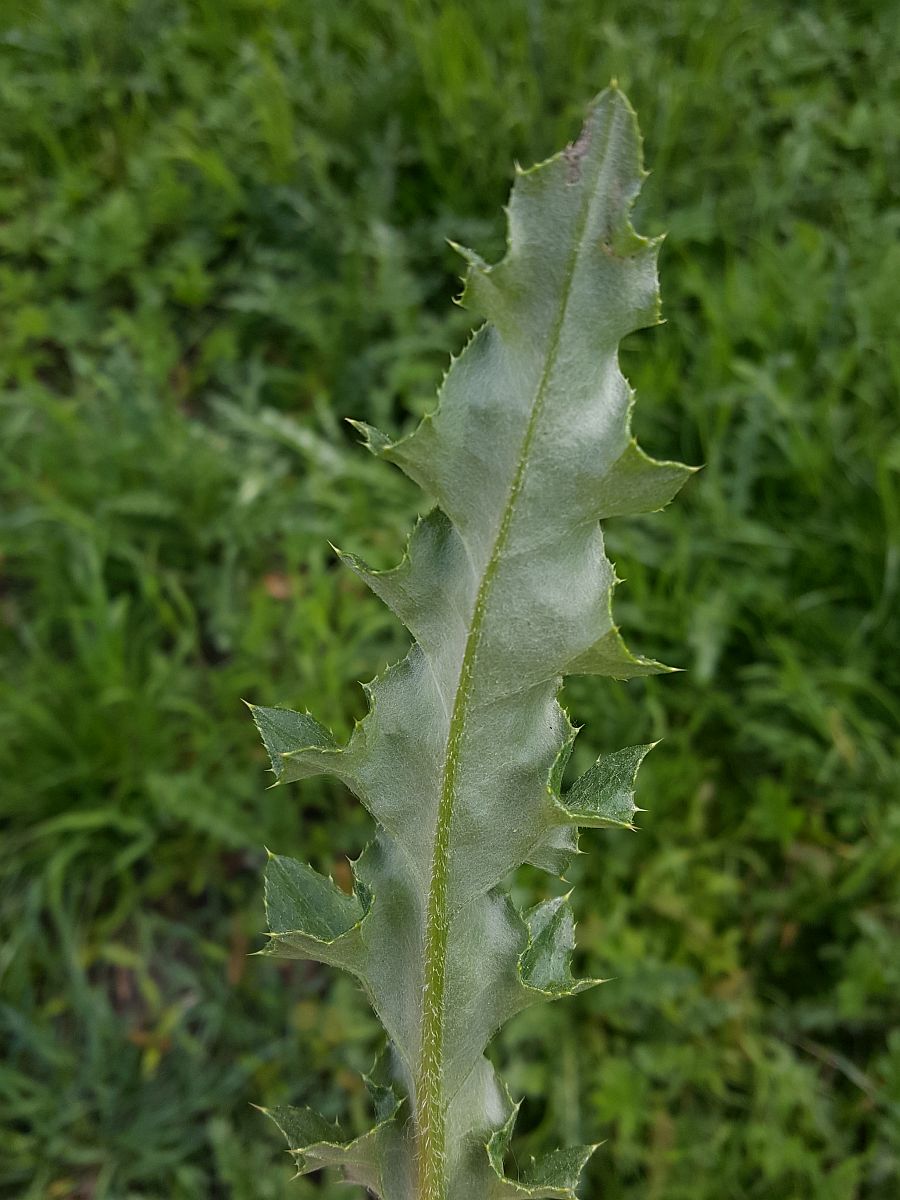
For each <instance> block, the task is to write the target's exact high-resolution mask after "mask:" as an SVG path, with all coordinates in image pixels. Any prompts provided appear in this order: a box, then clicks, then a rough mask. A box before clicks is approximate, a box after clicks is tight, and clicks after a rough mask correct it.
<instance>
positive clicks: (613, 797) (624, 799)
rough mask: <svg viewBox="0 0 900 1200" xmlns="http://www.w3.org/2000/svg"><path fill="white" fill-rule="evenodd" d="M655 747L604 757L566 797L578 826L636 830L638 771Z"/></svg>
mask: <svg viewBox="0 0 900 1200" xmlns="http://www.w3.org/2000/svg"><path fill="white" fill-rule="evenodd" d="M655 744H656V743H655V742H651V743H650V744H649V745H646V746H626V747H625V748H624V749H623V750H615V751H614V752H613V753H612V754H601V755H600V757H599V758H598V759H597V761H596V762H595V763H594V765H593V766H592V767H590V768H589V769H588V770H587V771H585V773H584V774H583V775H582V776H581V777H580V778H579V779H576V780H575V782H574V783H573V784H572V786H571V787H570V788H569V790H568V791H567V792H566V794H565V796H564V797H563V803H564V804H565V806H566V808H567V810H568V811H569V813H570V815H571V817H572V820H573V821H575V822H576V823H577V824H578V825H618V826H620V827H622V828H625V829H634V824H633V823H632V817H633V816H634V814H635V813H636V812H638V811H639V809H638V807H637V805H636V804H635V802H634V786H635V781H636V780H637V773H638V768H639V767H640V765H641V763H642V762H643V761H644V759H645V758H646V757H647V755H648V754H649V753H650V751H651V750H652V749H653V747H654V745H655Z"/></svg>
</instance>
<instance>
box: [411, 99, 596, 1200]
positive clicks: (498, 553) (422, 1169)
mask: <svg viewBox="0 0 900 1200" xmlns="http://www.w3.org/2000/svg"><path fill="white" fill-rule="evenodd" d="M615 118H616V113H615V111H614V110H613V111H612V112H610V114H609V119H608V122H607V127H606V130H605V142H604V145H603V148H602V150H601V151H600V153H599V155H598V156H597V162H598V167H597V171H596V175H595V177H594V179H592V181H591V186H590V187H588V186H586V187H585V196H584V202H583V204H582V208H581V212H580V213H579V216H578V222H577V225H576V230H575V236H574V238H573V247H572V251H571V254H570V256H569V261H568V264H567V271H566V276H565V282H564V284H563V292H562V296H561V299H560V305H559V311H558V313H557V316H556V320H555V321H554V324H553V327H552V329H551V331H550V336H549V339H548V348H547V357H546V361H545V363H544V368H543V370H542V372H541V377H540V380H539V381H538V386H537V388H536V390H535V398H534V401H533V403H532V408H531V414H530V416H529V419H528V426H527V428H526V430H525V436H524V438H523V439H522V446H521V449H520V451H519V458H518V462H517V465H516V472H515V475H514V477H513V481H512V484H511V486H510V491H509V496H508V498H507V501H506V506H505V508H504V511H503V516H502V518H501V521H500V527H499V529H498V531H497V537H496V539H495V541H494V545H493V547H492V549H491V554H490V557H489V559H488V563H487V566H486V568H485V571H484V575H483V576H482V579H481V583H480V585H479V588H478V595H477V597H476V600H475V607H474V609H473V612H472V622H471V625H470V626H469V633H468V636H467V638H466V646H465V650H464V652H463V660H462V664H461V666H460V672H459V682H458V683H457V688H456V695H455V698H454V702H453V711H452V714H451V717H450V725H449V732H448V736H447V751H446V755H445V759H444V776H443V781H442V786H441V797H440V801H439V804H438V819H437V826H436V830H435V841H434V852H433V855H432V867H431V885H430V888H429V893H428V905H427V909H426V917H425V940H424V986H423V994H422V1050H421V1055H420V1062H419V1070H418V1075H417V1078H416V1116H417V1122H418V1126H419V1129H418V1132H419V1189H420V1195H419V1198H418V1200H446V1178H445V1174H444V1159H445V1146H444V1141H445V1136H444V1135H445V1129H444V1111H443V1103H442V1101H443V1086H442V1083H443V1079H442V1076H443V1040H444V989H445V984H446V959H447V935H448V932H449V920H448V916H449V914H448V905H447V884H448V874H449V859H450V828H451V822H452V817H453V802H454V799H455V792H456V774H457V768H458V765H459V746H460V741H461V739H462V734H463V730H464V728H465V724H466V717H467V712H468V706H469V700H470V697H471V692H472V672H473V668H474V664H475V656H476V654H477V652H478V645H479V643H480V640H481V634H482V629H483V626H484V614H485V610H486V608H487V600H488V596H489V594H490V590H491V585H492V584H493V580H494V576H495V575H496V573H497V569H498V567H499V565H500V559H501V557H502V555H503V551H504V548H505V545H506V541H507V538H508V537H509V530H510V526H511V524H512V519H513V515H514V513H515V508H516V503H517V501H518V498H519V493H520V492H521V489H522V484H523V481H524V478H525V470H526V467H527V465H528V457H529V453H530V451H531V445H532V442H533V440H534V435H535V432H536V430H537V425H538V421H539V419H540V415H541V412H542V410H543V406H544V400H545V398H546V390H547V384H548V381H549V379H550V375H551V373H552V371H553V369H554V367H555V366H556V360H557V357H558V354H559V346H560V336H561V332H562V327H563V323H564V321H565V317H566V313H567V311H568V307H569V300H570V298H571V293H572V284H573V281H574V278H575V271H576V265H577V262H578V259H579V257H580V255H581V252H582V249H583V240H584V234H585V230H586V228H587V224H588V218H589V217H590V212H591V201H592V200H593V198H594V194H595V188H596V182H597V178H599V175H600V172H601V170H602V168H603V165H604V163H605V161H606V153H607V150H608V149H609V143H610V140H611V138H612V130H613V125H614V122H615Z"/></svg>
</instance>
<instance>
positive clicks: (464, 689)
mask: <svg viewBox="0 0 900 1200" xmlns="http://www.w3.org/2000/svg"><path fill="white" fill-rule="evenodd" d="M645 174H646V172H645V171H644V169H643V164H642V158H641V140H640V133H639V131H638V126H637V121H636V118H635V115H634V112H633V110H632V109H631V107H630V106H629V104H628V101H627V100H626V99H625V98H624V96H623V95H622V93H621V92H620V91H619V89H618V88H616V87H610V88H607V89H606V90H605V91H604V92H603V93H602V94H601V95H600V96H598V97H597V98H596V100H595V101H594V102H593V103H592V104H591V106H590V108H589V110H588V113H587V115H586V118H585V122H584V125H583V127H582V129H581V132H580V134H579V135H578V137H577V139H573V141H572V142H571V143H570V144H569V145H567V146H566V147H565V149H563V150H561V151H559V152H558V153H557V154H555V155H553V157H552V158H548V159H546V160H545V161H544V162H543V163H541V164H539V165H537V166H534V167H531V168H529V169H528V170H525V171H523V170H521V169H519V171H518V172H517V174H516V181H515V184H514V185H513V189H512V194H511V196H510V200H509V205H508V209H507V211H508V227H507V246H506V250H505V253H504V255H503V257H502V259H501V260H500V261H499V262H497V263H493V264H487V263H485V262H484V260H483V259H481V258H479V257H478V255H477V254H475V253H474V252H473V251H471V250H466V249H462V250H461V253H462V254H463V256H464V257H465V258H466V260H467V261H468V270H467V271H466V278H465V287H464V290H463V294H462V297H461V303H463V304H465V306H466V308H468V309H470V310H472V311H473V313H474V314H475V315H477V316H480V317H481V318H482V320H481V322H479V327H478V328H477V330H476V331H475V332H474V333H473V334H472V335H471V337H470V338H469V340H468V342H467V343H466V345H465V347H464V349H463V350H462V351H461V352H460V353H459V355H457V356H456V357H455V358H454V359H453V362H452V364H451V366H450V368H449V369H448V371H447V373H446V375H445V377H444V380H443V382H442V384H441V388H440V394H439V400H438V403H437V405H436V407H435V408H434V409H433V410H432V411H431V412H429V413H428V414H427V415H426V416H425V417H424V418H423V419H422V421H421V422H420V423H419V425H418V426H417V427H416V429H414V430H413V431H412V433H410V434H407V435H406V436H405V437H401V438H398V439H396V440H391V439H390V438H388V437H386V436H385V435H384V434H383V433H381V432H380V431H379V430H377V429H374V428H373V427H372V426H371V425H365V424H362V423H360V422H356V421H353V422H352V424H353V425H354V426H355V427H356V428H357V429H358V430H359V432H360V433H361V434H362V436H363V438H364V440H365V442H366V444H367V446H368V448H369V449H370V450H371V451H372V453H373V454H375V455H377V457H379V458H383V459H385V460H387V461H388V462H391V463H395V464H396V465H397V466H398V467H400V468H401V469H402V470H403V471H404V472H405V474H406V475H408V476H409V478H410V479H412V480H413V481H414V482H415V483H417V484H418V485H419V486H420V487H421V488H422V489H423V490H424V491H425V493H426V495H427V496H428V499H429V500H430V501H431V502H433V504H434V507H433V508H432V509H431V511H430V512H428V513H426V514H425V515H424V516H423V517H422V518H421V520H419V521H418V522H417V524H416V526H415V529H414V530H413V531H412V533H411V534H410V538H409V542H408V543H407V548H406V552H405V554H404V557H403V559H402V561H401V562H400V563H399V565H398V566H396V567H394V568H393V569H391V570H388V571H373V570H371V569H370V568H368V567H367V566H366V565H365V563H363V562H362V561H361V560H360V559H359V558H357V557H355V556H353V555H347V554H343V553H341V552H338V554H339V557H340V559H341V560H342V562H343V563H345V564H346V565H347V566H348V567H349V568H350V569H351V570H352V571H353V572H354V573H355V574H356V575H357V576H359V578H360V579H362V580H364V582H365V583H366V584H367V585H368V586H369V587H370V588H371V589H372V591H373V592H374V593H375V594H376V595H377V596H379V597H380V598H381V599H382V600H383V601H384V602H385V604H386V605H387V606H388V607H389V608H390V609H391V610H392V611H393V613H394V614H395V615H396V616H397V617H398V618H399V619H400V620H401V621H402V622H403V624H404V625H405V626H406V628H407V629H408V630H409V632H410V633H411V634H412V635H413V637H414V641H413V644H412V645H411V646H410V648H409V650H408V652H407V654H406V657H405V658H403V659H402V660H401V661H399V662H397V663H393V664H391V666H390V667H388V668H387V670H386V671H385V672H384V673H383V674H382V675H380V676H379V677H378V678H377V679H376V680H374V681H373V682H372V683H371V684H368V685H367V687H366V697H367V700H368V702H369V710H368V712H367V713H366V715H365V717H364V718H363V720H362V721H360V722H358V723H357V725H356V726H355V728H354V730H353V734H352V736H351V737H350V739H349V740H348V742H347V743H346V745H344V746H339V745H338V744H337V743H336V742H335V740H334V738H333V737H332V735H331V734H330V733H329V731H328V730H327V729H325V728H324V727H323V726H322V725H320V724H319V723H318V722H317V721H316V720H315V718H314V717H312V716H311V715H310V714H309V713H308V712H307V713H299V712H294V711H293V710H291V709H287V708H261V707H258V706H255V705H254V706H252V711H253V716H254V719H255V720H256V724H257V726H258V728H259V731H260V734H261V735H262V739H263V742H264V743H265V746H266V749H267V751H268V752H269V755H270V757H271V761H272V770H273V771H274V773H275V777H276V781H277V782H278V783H292V782H295V781H296V780H305V779H308V778H310V777H311V776H316V775H330V776H333V777H335V778H336V779H339V780H340V781H341V782H342V783H344V784H345V785H346V786H347V787H349V788H350V790H351V791H352V792H353V793H354V794H355V795H356V796H358V797H359V799H360V800H361V801H362V803H363V804H364V805H365V807H366V808H367V809H368V811H369V812H370V814H371V815H372V817H373V819H374V821H375V829H374V831H373V833H372V837H371V841H370V842H369V844H368V845H367V846H366V848H365V850H364V851H363V853H362V854H361V855H360V857H359V858H358V859H357V860H356V861H355V862H354V863H353V864H352V871H353V891H352V893H351V894H348V893H347V892H346V891H345V890H343V889H341V888H340V887H338V886H337V885H336V884H335V883H334V881H333V880H332V879H330V878H326V877H325V876H324V875H322V874H320V873H319V872H317V871H315V870H313V869H312V868H311V867H310V866H308V865H307V864H305V863H303V862H300V861H298V860H296V859H293V858H286V857H281V856H275V855H273V856H272V857H271V859H270V862H269V864H268V867H267V868H266V915H267V917H268V922H269V933H270V940H269V941H268V943H267V944H266V946H265V950H264V953H266V954H272V955H275V956H276V957H277V958H287V959H301V960H312V961H314V962H322V963H328V964H329V965H330V966H333V967H339V968H342V969H344V970H347V971H349V972H350V973H351V974H352V975H353V976H355V977H356V978H357V979H358V980H359V982H360V984H361V986H362V987H363V989H364V991H365V993H366V996H367V997H368V999H369V1002H370V1003H371V1005H372V1008H373V1009H374V1010H375V1012H376V1013H377V1014H378V1017H379V1020H380V1021H381V1023H382V1025H383V1026H384V1029H385V1033H386V1035H387V1037H386V1042H385V1047H384V1049H383V1050H381V1051H380V1053H379V1057H378V1060H377V1063H376V1067H375V1069H374V1071H373V1073H372V1074H373V1078H372V1080H371V1081H370V1088H371V1091H372V1099H373V1105H374V1108H375V1116H376V1121H377V1123H376V1124H375V1125H374V1126H373V1128H372V1129H371V1130H368V1131H367V1132H366V1133H365V1134H363V1135H361V1136H356V1135H353V1134H351V1133H349V1131H346V1132H338V1130H336V1129H335V1127H334V1126H333V1125H331V1124H330V1123H329V1122H328V1121H325V1120H324V1119H323V1118H322V1117H321V1116H320V1115H319V1114H318V1113H316V1112H315V1110H314V1109H311V1108H309V1107H308V1106H306V1107H303V1108H299V1107H297V1106H290V1105H280V1106H278V1107H277V1108H275V1109H274V1110H267V1112H268V1113H269V1115H270V1116H271V1117H272V1119H273V1120H274V1121H275V1124H276V1125H278V1126H279V1127H280V1128H281V1130H282V1132H283V1133H284V1135H285V1137H286V1138H287V1142H288V1146H289V1147H290V1150H291V1153H292V1154H293V1156H294V1159H295V1161H296V1163H297V1169H298V1172H299V1173H300V1174H301V1175H306V1174H309V1173H310V1172H313V1171H316V1170H320V1169H321V1168H322V1167H323V1166H327V1165H335V1166H340V1167H341V1169H342V1171H343V1173H344V1175H345V1176H346V1178H347V1180H348V1182H354V1183H360V1184H364V1185H365V1186H366V1187H367V1188H368V1189H369V1190H370V1191H371V1192H372V1194H373V1195H377V1196H379V1197H381V1198H383V1200H476V1198H477V1200H517V1198H518V1200H527V1198H529V1197H530V1198H531V1200H575V1190H574V1189H575V1188H576V1187H577V1185H578V1182H579V1179H580V1176H581V1172H582V1170H583V1168H584V1165H585V1163H586V1162H587V1160H588V1159H589V1158H590V1156H591V1154H592V1153H593V1151H594V1150H595V1149H596V1146H595V1145H594V1144H591V1143H588V1144H586V1145H581V1146H567V1147H563V1148H558V1149H556V1150H554V1151H552V1152H551V1153H550V1154H548V1155H544V1156H542V1157H541V1158H540V1159H537V1158H535V1159H533V1160H532V1164H531V1166H530V1167H528V1168H527V1169H526V1170H525V1172H524V1173H522V1174H519V1172H518V1171H516V1172H515V1176H514V1177H513V1178H510V1177H509V1176H508V1175H507V1173H506V1168H505V1159H506V1155H507V1151H508V1149H509V1141H510V1138H511V1136H512V1132H513V1128H514V1126H515V1123H516V1118H517V1116H518V1105H517V1103H516V1102H515V1101H514V1100H513V1099H512V1097H511V1096H510V1095H509V1092H508V1090H507V1089H506V1087H505V1085H504V1084H503V1082H502V1079H501V1078H500V1077H499V1076H498V1075H497V1072H496V1070H495V1068H494V1066H493V1064H492V1063H491V1062H490V1061H489V1060H488V1059H487V1058H486V1057H485V1055H484V1050H485V1048H486V1046H487V1045H488V1043H489V1042H490V1040H491V1039H492V1038H493V1036H494V1034H495V1033H496V1032H497V1030H498V1029H499V1028H501V1027H502V1026H503V1025H504V1024H505V1023H506V1022H507V1021H508V1020H509V1019H510V1018H511V1017H514V1016H515V1015H516V1014H518V1013H520V1012H523V1011H524V1010H525V1009H528V1008H531V1006H532V1005H534V1004H538V1003H542V1002H546V1001H549V1000H558V999H561V998H563V997H567V996H574V995H577V994H579V993H580V992H583V991H585V990H586V989H587V988H590V987H594V986H596V985H597V984H598V983H600V982H602V981H601V980H597V979H575V978H574V977H573V975H572V967H571V958H572V951H573V949H574V943H575V939H574V916H573V913H572V907H571V905H570V904H569V899H568V896H567V895H565V894H564V893H563V891H562V890H561V889H557V894H554V892H553V890H551V889H549V888H548V889H547V890H548V891H549V893H550V894H549V895H548V896H546V898H544V899H542V900H540V901H539V902H538V903H537V904H535V905H533V906H532V907H530V908H529V909H528V910H527V911H526V910H521V911H520V910H519V909H517V908H516V906H515V904H514V903H512V902H511V900H510V896H509V892H508V891H507V890H506V889H505V887H504V886H503V884H504V881H505V880H506V879H507V878H508V877H509V876H510V875H511V873H514V872H516V871H518V870H519V868H521V867H522V866H524V865H526V864H527V865H530V866H532V867H536V868H538V869H539V870H543V871H546V872H547V873H548V874H550V875H553V876H556V877H558V878H559V877H562V875H563V872H564V871H566V870H567V869H568V868H569V866H570V865H571V862H572V859H573V858H574V857H575V855H576V854H577V853H578V852H579V846H578V834H579V828H580V827H581V826H587V827H593V828H597V827H601V828H616V829H619V830H621V829H623V828H625V829H633V828H634V825H633V817H634V815H635V812H636V808H635V803H634V788H635V779H636V776H637V771H638V767H639V766H640V763H641V761H642V760H643V758H644V757H645V756H646V754H647V752H648V750H650V749H652V746H649V745H644V746H628V747H626V748H624V749H619V750H614V751H611V752H607V753H605V754H601V755H599V756H598V758H597V760H596V762H595V763H594V764H593V765H592V766H591V767H590V768H589V769H588V770H587V771H586V772H585V773H584V774H583V775H581V776H579V778H578V779H576V781H575V782H574V783H573V784H572V785H571V787H569V788H565V789H564V787H563V778H564V775H565V771H566V767H567V764H568V761H569V758H570V757H571V754H572V747H573V744H574V742H575V739H576V736H577V733H578V730H577V728H576V727H575V726H573V725H572V723H571V721H570V720H569V718H568V716H567V714H566V712H565V711H564V709H563V708H562V707H561V706H560V704H559V701H558V694H559V692H560V690H561V687H562V684H563V679H564V677H565V676H567V675H597V676H601V677H604V678H607V679H610V678H612V679H623V680H624V679H635V678H638V677H641V676H644V677H645V676H648V675H659V674H666V673H668V672H669V670H670V668H668V667H665V666H663V665H662V664H661V663H658V662H655V661H653V660H652V659H648V658H645V657H641V656H637V655H634V654H633V653H632V652H631V651H630V650H629V649H628V647H627V646H626V644H625V642H624V640H623V639H622V635H621V634H620V632H619V630H618V629H617V628H616V626H615V624H614V622H613V615H612V595H613V589H614V587H615V584H616V575H615V571H614V569H613V566H612V564H611V563H610V562H609V560H608V559H607V558H606V555H605V554H604V550H603V535H602V532H601V528H600V523H601V521H605V520H606V518H607V517H623V516H636V515H638V514H640V513H649V512H657V511H658V510H659V509H661V508H663V507H664V506H665V505H666V504H667V503H668V502H669V500H671V499H672V496H673V495H674V494H675V493H676V492H677V491H678V490H679V489H680V488H681V486H682V485H683V484H684V483H685V482H686V480H687V479H688V478H690V476H691V474H692V473H693V472H692V470H691V468H690V467H685V466H682V465H681V464H679V463H672V462H659V461H657V460H655V459H652V458H650V457H648V456H647V454H646V453H644V451H642V450H641V449H640V448H639V447H638V445H637V442H636V441H635V439H634V437H633V436H632V434H631V409H632V405H633V403H634V394H633V392H632V390H631V388H630V387H629V385H628V381H627V380H626V379H625V377H624V376H623V375H622V372H621V370H620V368H619V346H620V343H621V341H622V339H623V337H625V336H626V335H627V334H628V333H632V332H634V330H636V329H642V328H644V327H645V326H647V325H654V324H658V322H659V285H658V281H657V274H656V259H657V254H658V251H659V239H656V240H652V241H651V240H648V239H647V238H644V237H641V236H640V235H639V234H638V233H636V232H635V230H634V227H633V226H632V225H631V222H630V220H629V214H630V212H631V208H632V206H633V204H634V202H635V199H636V197H637V195H638V192H639V191H640V186H641V183H642V181H643V178H644V176H645Z"/></svg>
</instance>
